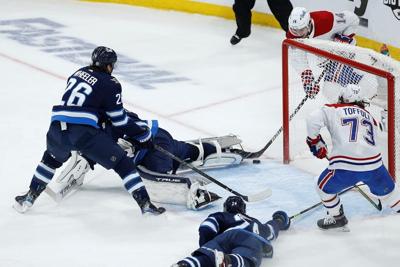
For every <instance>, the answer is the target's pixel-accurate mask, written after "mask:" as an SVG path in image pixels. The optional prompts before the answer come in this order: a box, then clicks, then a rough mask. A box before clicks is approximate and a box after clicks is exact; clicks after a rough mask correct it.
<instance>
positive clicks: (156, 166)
mask: <svg viewBox="0 0 400 267" xmlns="http://www.w3.org/2000/svg"><path fill="white" fill-rule="evenodd" d="M127 115H128V119H129V120H130V121H132V122H134V123H136V124H137V125H140V126H141V127H143V128H145V129H147V130H148V132H149V134H150V135H151V136H152V137H151V138H150V140H149V141H147V142H145V143H140V142H138V141H137V140H136V139H135V138H134V137H128V136H126V135H125V134H121V133H120V132H115V131H114V130H113V129H114V127H113V126H112V124H107V127H106V128H107V130H106V131H107V132H108V133H109V134H110V135H111V136H113V139H114V140H118V143H119V144H120V146H121V147H122V148H124V150H125V151H126V152H127V154H128V156H129V157H130V158H131V159H132V161H133V162H134V163H135V165H137V166H138V172H139V174H140V176H141V178H142V181H143V182H144V183H145V185H146V188H147V190H148V192H149V195H150V197H151V199H152V200H153V201H156V202H160V203H169V204H179V205H186V206H187V208H189V209H193V210H197V209H201V208H204V207H206V206H207V205H209V204H211V203H212V202H214V201H216V200H218V199H219V198H220V197H219V196H218V195H217V194H215V193H213V192H210V191H208V190H206V188H205V187H204V186H203V184H204V183H205V182H206V181H204V180H199V178H196V177H189V176H188V175H187V171H188V169H185V168H183V167H182V166H180V164H179V162H177V161H175V160H173V159H171V158H170V157H169V156H168V155H165V154H164V153H162V152H160V151H158V150H157V149H155V148H154V145H157V146H160V147H162V148H163V149H165V150H167V151H169V152H170V153H172V154H174V155H175V156H177V157H178V158H180V159H182V160H184V161H185V162H187V163H191V164H192V165H194V166H196V167H197V168H200V169H208V168H217V167H227V166H232V165H237V164H240V163H241V162H242V156H240V155H239V154H237V153H233V152H232V151H231V150H230V149H231V148H233V146H236V145H240V143H241V140H240V139H238V138H237V137H236V136H234V135H228V136H223V137H216V138H203V139H198V140H193V141H178V140H175V139H174V138H173V137H172V136H171V134H170V133H169V132H168V131H166V130H165V129H163V128H160V127H158V123H157V121H154V120H153V121H145V120H141V119H139V117H138V116H137V115H136V114H135V113H133V112H129V111H127ZM237 150H238V149H237V148H236V149H235V151H237ZM89 165H90V166H91V168H92V169H93V165H94V164H93V162H92V161H91V160H90V159H88V158H87V157H86V155H80V154H74V155H73V157H72V159H71V160H70V162H69V164H68V166H67V167H66V171H65V172H64V173H63V174H61V177H59V179H57V180H62V181H65V182H63V183H62V186H61V188H59V189H58V197H55V198H62V197H64V195H67V194H68V193H69V191H70V190H73V189H74V188H73V187H74V186H75V187H76V188H77V187H78V186H79V185H82V183H83V179H84V176H85V174H86V172H87V171H88V170H89ZM64 188H65V190H64ZM76 188H75V189H76ZM48 191H49V190H48ZM51 194H52V195H57V194H55V193H53V192H52V193H51Z"/></svg>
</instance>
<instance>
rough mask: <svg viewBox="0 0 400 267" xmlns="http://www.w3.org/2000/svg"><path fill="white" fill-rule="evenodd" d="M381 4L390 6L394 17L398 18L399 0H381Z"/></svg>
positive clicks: (399, 18)
mask: <svg viewBox="0 0 400 267" xmlns="http://www.w3.org/2000/svg"><path fill="white" fill-rule="evenodd" d="M383 4H384V5H385V6H388V7H390V8H391V9H392V11H393V14H394V16H395V17H396V19H398V20H400V0H383Z"/></svg>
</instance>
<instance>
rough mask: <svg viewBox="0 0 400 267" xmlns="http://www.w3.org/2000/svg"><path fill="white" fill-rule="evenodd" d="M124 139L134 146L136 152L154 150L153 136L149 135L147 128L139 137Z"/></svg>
mask: <svg viewBox="0 0 400 267" xmlns="http://www.w3.org/2000/svg"><path fill="white" fill-rule="evenodd" d="M124 139H126V140H127V141H129V142H130V143H131V144H132V145H134V146H135V148H136V149H137V150H140V149H153V148H154V144H153V134H152V133H151V131H150V129H149V128H146V131H145V132H144V133H143V134H141V135H139V136H135V137H133V138H131V137H125V138H124Z"/></svg>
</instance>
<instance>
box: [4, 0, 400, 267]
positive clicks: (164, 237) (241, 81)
mask: <svg viewBox="0 0 400 267" xmlns="http://www.w3.org/2000/svg"><path fill="white" fill-rule="evenodd" d="M0 6H1V8H0V72H1V73H2V75H1V86H0V95H1V97H0V113H1V116H0V132H1V138H0V147H1V153H2V157H1V161H0V177H1V186H0V266H2V267H3V266H6V267H8V266H12V267H14V266H18V267H19V266H21V267H22V266H24V267H30V266H38V267H39V266H40V267H44V266H57V267H62V266H82V267H83V266H85V267H86V266H135V267H147V266H148V267H150V266H157V267H164V266H170V265H171V264H172V263H174V262H176V261H178V260H179V259H181V258H183V257H185V256H187V255H188V254H189V253H190V252H191V251H192V250H194V249H195V248H196V246H197V238H198V236H197V228H198V225H199V223H200V222H201V221H202V220H203V219H204V218H205V217H206V216H207V214H209V213H211V212H216V211H219V210H220V209H221V205H222V201H221V202H220V203H218V204H217V205H215V206H213V207H211V208H209V209H206V210H203V211H200V212H194V211H188V210H186V209H185V208H184V207H179V206H173V205H165V207H166V208H167V213H166V214H165V215H162V216H158V217H153V216H142V215H141V214H140V212H139V208H138V207H137V205H136V203H135V202H134V201H133V200H132V198H131V197H130V196H129V194H127V193H126V192H125V190H124V189H123V186H122V183H121V181H120V179H119V177H118V176H117V175H116V174H114V173H113V172H112V171H106V170H104V169H102V168H101V167H97V168H96V169H95V171H93V172H91V173H90V174H88V175H87V180H86V184H85V185H84V186H83V187H82V189H81V190H80V191H78V192H77V193H75V194H74V195H72V196H71V197H70V198H67V199H66V200H65V201H63V202H62V203H60V204H56V203H55V202H53V201H52V200H51V199H50V198H49V197H48V196H47V195H46V194H43V195H42V196H40V198H39V199H38V200H37V202H36V203H35V205H34V207H33V208H32V210H30V212H28V213H27V214H24V215H21V214H18V213H17V212H15V211H14V210H13V209H12V207H11V206H12V204H13V198H14V197H15V195H17V194H19V193H21V192H23V191H25V190H26V189H27V187H28V185H29V182H30V179H31V177H32V174H33V171H34V169H35V168H36V165H37V163H38V161H39V160H40V158H41V156H42V153H43V150H44V148H45V134H46V131H47V127H48V124H49V119H50V112H51V107H52V105H54V104H56V103H58V102H59V101H60V99H61V95H62V92H63V90H64V88H65V84H66V78H67V77H68V76H69V75H70V74H72V73H73V72H74V71H75V70H76V69H78V68H79V67H81V66H83V65H86V64H88V63H89V59H90V58H89V56H90V53H91V50H92V49H93V48H94V47H95V46H97V45H105V46H109V47H112V48H114V49H115V50H116V52H117V53H118V55H119V58H120V61H119V62H120V64H119V65H118V66H117V70H116V71H115V73H114V75H115V76H116V77H117V78H118V79H119V80H120V81H121V83H122V86H123V93H124V101H125V103H126V108H128V109H130V110H132V111H134V112H136V113H138V114H139V115H140V116H141V117H142V118H149V119H158V120H159V123H160V125H161V126H162V127H164V128H166V129H168V130H169V131H170V132H171V133H172V134H173V135H174V136H175V137H176V138H178V139H193V138H198V137H206V136H216V135H224V134H228V133H235V134H238V135H240V137H241V138H242V139H243V146H244V147H245V148H246V149H247V150H251V151H253V150H258V149H259V148H261V147H263V146H264V145H265V144H266V143H267V142H268V141H269V139H270V138H271V137H272V136H273V135H274V133H275V132H276V131H277V130H278V129H279V127H280V125H281V63H280V62H281V61H280V60H281V58H280V55H281V53H280V44H281V41H282V40H283V38H284V35H283V32H281V31H279V30H276V29H269V28H263V27H253V33H252V36H251V37H250V38H248V39H246V40H243V41H242V43H240V44H239V45H238V46H235V47H232V46H231V45H230V44H229V38H230V36H231V35H232V33H233V32H234V30H235V25H234V22H233V21H228V20H224V19H219V18H214V17H206V16H200V15H191V14H183V13H176V12H167V11H159V10H152V9H146V8H137V7H131V6H124V5H114V4H93V3H84V2H77V1H71V0H63V1H62V0H57V1H56V0H53V1H50V0H40V1H28V0H19V1H4V0H0ZM299 134H302V133H299ZM304 138H305V136H304ZM281 147H282V140H281V139H280V138H278V139H277V140H276V141H275V143H274V144H273V145H272V146H271V147H270V149H268V151H267V152H266V153H265V154H264V155H263V157H262V158H261V160H262V161H261V164H258V165H254V164H251V162H245V163H244V164H243V165H242V166H240V167H236V168H230V169H226V170H215V171H212V172H209V174H210V175H212V176H213V177H216V178H218V179H219V180H220V181H222V182H223V183H226V184H227V185H229V186H231V187H232V188H233V189H235V190H237V191H240V192H241V193H243V194H251V193H256V192H257V191H259V190H260V189H262V188H264V187H270V188H271V189H272V191H273V195H272V197H271V198H269V199H267V200H265V201H262V202H258V203H251V204H248V213H249V214H250V215H253V216H255V217H258V218H260V219H261V220H264V221H267V220H269V219H270V216H271V214H272V213H273V212H274V211H275V210H277V209H282V210H285V211H287V212H288V213H289V214H295V213H297V212H299V211H301V210H303V209H305V208H307V207H309V206H311V205H312V204H314V203H316V202H318V201H319V199H318V197H317V194H316V193H315V191H314V182H313V180H314V177H315V176H316V175H318V173H319V172H320V171H321V170H323V168H324V164H325V163H324V162H322V161H318V160H317V159H312V158H311V157H310V158H308V159H303V160H301V161H297V162H296V161H295V162H293V164H291V165H289V166H287V165H286V166H285V165H282V164H281V158H282V156H281V154H282V153H281ZM299 167H301V169H300V168H299ZM208 188H209V189H210V190H213V191H216V192H218V193H219V194H221V195H222V196H224V197H226V196H228V195H229V194H228V193H227V192H226V191H224V190H223V189H221V188H219V187H217V186H216V185H209V186H208ZM343 203H344V205H345V212H346V215H347V217H348V219H349V220H350V223H349V227H350V229H351V231H350V232H349V233H334V234H333V233H326V232H322V231H319V230H318V229H317V228H316V220H317V219H318V218H320V217H322V216H324V211H323V210H322V209H317V210H316V211H313V212H310V213H308V215H306V216H304V217H302V218H301V219H299V220H298V221H294V222H293V226H292V227H291V228H290V229H289V231H287V232H284V233H283V232H282V233H281V235H280V236H279V239H278V240H277V241H276V242H274V250H275V252H274V258H273V259H266V260H264V262H263V264H262V266H277V267H293V266H307V267H309V266H326V267H331V266H332V267H333V266H335V267H336V266H352V267H354V266H362V267H373V266H386V267H391V266H398V264H399V262H400V250H399V249H400V234H399V225H400V216H393V215H391V213H390V211H389V210H384V211H383V212H382V213H379V212H378V211H376V210H374V208H373V207H372V206H371V205H370V204H369V203H368V202H366V200H365V199H363V198H362V197H361V196H360V195H359V194H358V193H356V192H350V193H348V194H346V195H344V196H343Z"/></svg>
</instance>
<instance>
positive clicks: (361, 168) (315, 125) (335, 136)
mask: <svg viewBox="0 0 400 267" xmlns="http://www.w3.org/2000/svg"><path fill="white" fill-rule="evenodd" d="M366 104H368V99H365V98H364V97H363V92H362V89H360V87H359V86H357V85H351V84H350V85H348V86H346V87H344V88H343V90H342V92H341V94H340V96H339V100H338V103H337V104H328V105H325V106H323V107H322V108H320V109H318V110H316V111H315V112H313V113H311V115H310V116H309V117H308V119H307V132H308V137H307V144H308V146H309V147H310V150H311V152H312V153H313V155H314V156H315V157H317V158H320V159H324V158H328V157H327V154H328V149H327V146H326V144H325V142H324V140H323V139H322V136H321V135H320V130H321V128H323V127H326V128H327V129H328V131H329V133H330V135H331V139H332V152H331V153H330V155H329V166H328V167H327V168H326V169H325V170H324V171H323V172H322V173H321V175H320V176H319V177H318V179H317V187H316V189H317V192H318V194H319V196H320V197H321V200H322V203H323V205H324V206H325V208H326V210H327V214H328V215H327V217H326V218H324V219H320V220H318V222H317V225H318V227H319V228H320V229H323V230H329V229H337V228H339V229H341V230H347V227H346V224H347V218H346V216H345V215H344V211H343V206H342V205H341V202H340V198H339V196H338V193H339V192H340V191H342V190H343V189H346V188H349V187H351V186H354V185H356V184H357V183H359V182H363V183H364V184H366V185H367V186H368V187H369V189H370V191H371V193H372V194H374V195H375V196H376V197H377V198H379V199H380V200H381V201H382V202H383V203H384V204H386V205H387V206H389V207H390V208H392V209H393V210H394V211H397V212H399V211H400V193H399V191H400V190H399V189H398V187H397V185H396V184H395V183H394V181H393V179H392V177H391V176H390V174H389V173H388V171H387V169H386V168H385V166H384V165H383V163H382V156H381V151H380V150H379V146H378V144H377V136H376V133H377V131H378V128H377V123H376V121H375V119H374V118H373V117H372V116H371V114H370V113H369V112H368V111H367V110H366V109H365V105H366Z"/></svg>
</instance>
